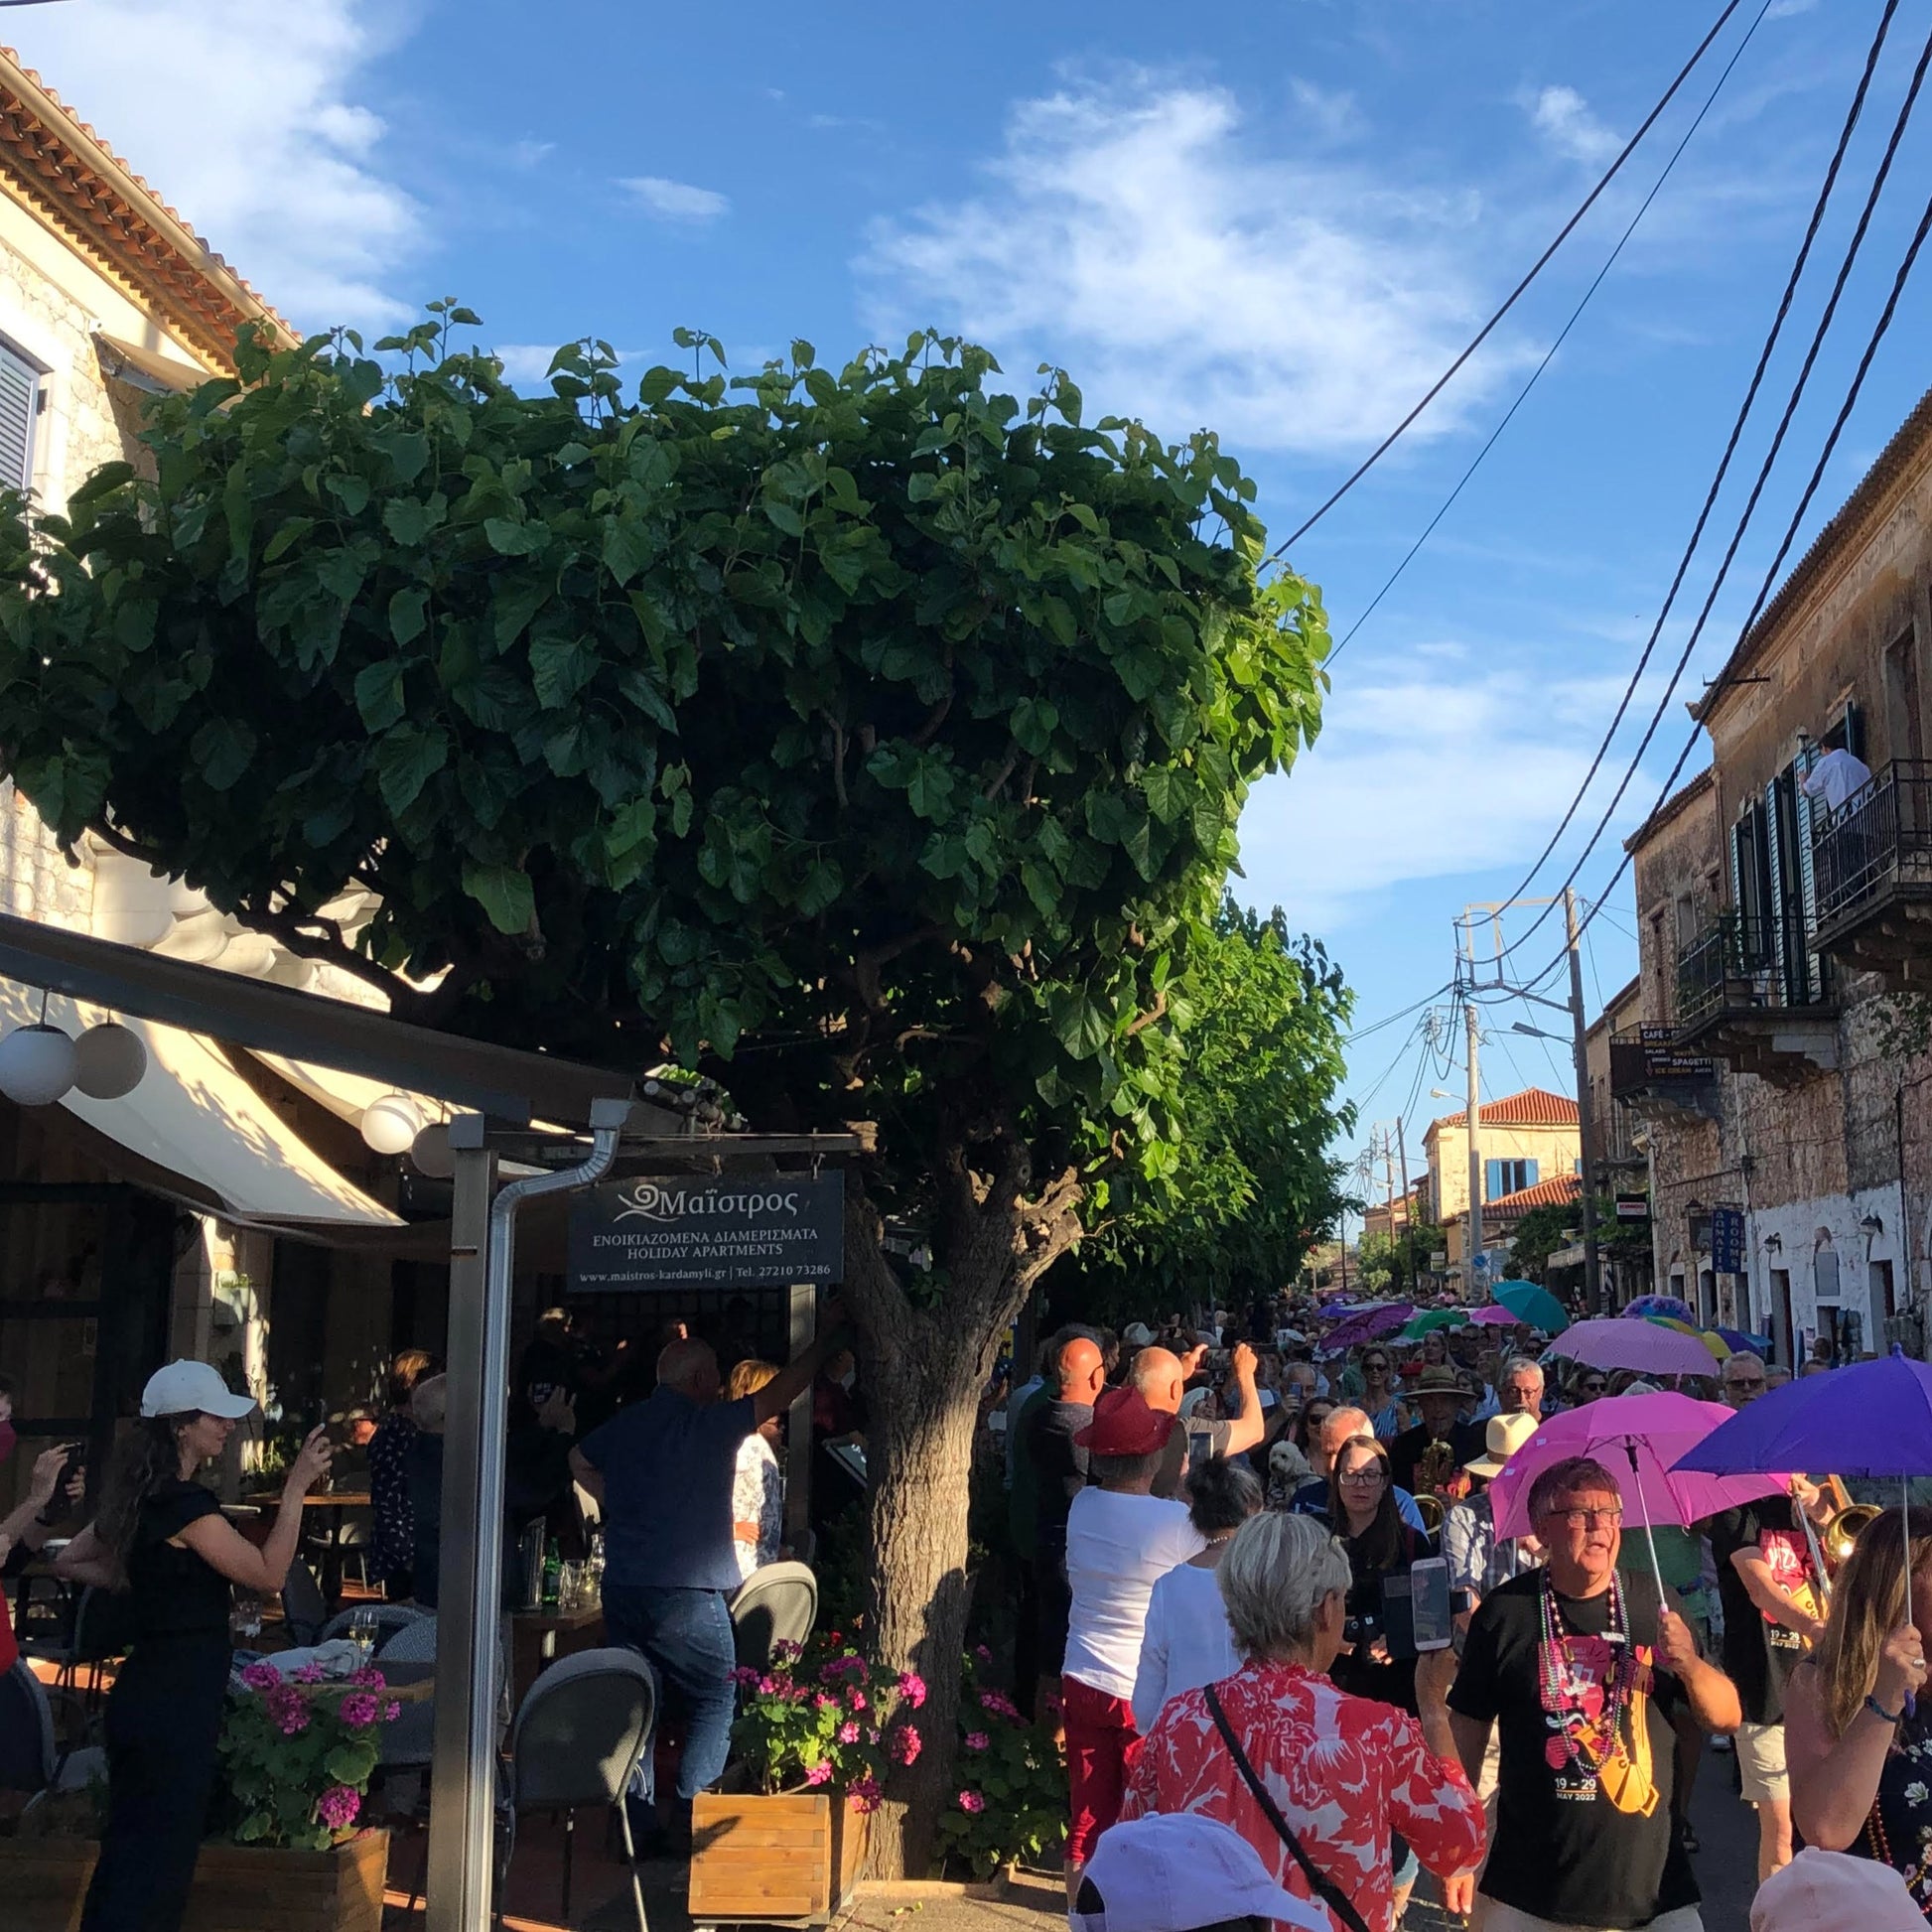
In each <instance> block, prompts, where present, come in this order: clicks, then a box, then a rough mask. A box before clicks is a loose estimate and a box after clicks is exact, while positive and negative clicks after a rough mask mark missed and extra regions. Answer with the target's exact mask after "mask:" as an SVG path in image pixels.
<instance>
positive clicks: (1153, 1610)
mask: <svg viewBox="0 0 1932 1932" xmlns="http://www.w3.org/2000/svg"><path fill="white" fill-rule="evenodd" d="M1260 1507H1261V1483H1260V1481H1259V1479H1258V1478H1257V1477H1256V1475H1255V1473H1254V1471H1253V1470H1252V1469H1250V1468H1249V1467H1248V1465H1247V1463H1246V1462H1245V1461H1230V1460H1229V1459H1228V1457H1226V1456H1225V1455H1211V1456H1209V1457H1208V1458H1207V1460H1206V1461H1205V1462H1202V1463H1199V1464H1197V1465H1196V1466H1195V1467H1194V1468H1193V1469H1191V1470H1190V1471H1189V1472H1188V1475H1187V1520H1188V1521H1189V1522H1190V1523H1192V1524H1193V1526H1194V1528H1195V1529H1197V1530H1198V1531H1199V1532H1200V1534H1201V1538H1202V1540H1203V1541H1204V1542H1205V1544H1206V1545H1207V1547H1206V1548H1205V1549H1204V1550H1202V1551H1201V1552H1200V1553H1199V1554H1198V1555H1197V1556H1192V1557H1189V1558H1188V1559H1187V1561H1186V1562H1185V1563H1181V1564H1176V1565H1175V1566H1174V1567H1173V1569H1172V1570H1170V1571H1169V1572H1168V1574H1167V1575H1166V1576H1165V1577H1163V1578H1162V1579H1161V1581H1160V1582H1159V1583H1157V1584H1156V1585H1155V1586H1154V1593H1153V1595H1151V1596H1150V1597H1149V1598H1148V1600H1147V1628H1146V1631H1145V1633H1144V1634H1143V1635H1142V1638H1141V1664H1140V1669H1139V1670H1138V1671H1137V1672H1136V1673H1135V1675H1134V1722H1135V1724H1136V1725H1139V1727H1140V1729H1141V1732H1142V1734H1143V1735H1145V1734H1146V1733H1147V1732H1148V1731H1150V1730H1152V1729H1153V1728H1154V1721H1155V1720H1156V1719H1157V1718H1158V1717H1160V1715H1161V1707H1162V1706H1163V1705H1164V1704H1166V1703H1167V1701H1168V1700H1169V1699H1170V1698H1171V1697H1174V1696H1177V1695H1178V1694H1179V1693H1180V1692H1182V1691H1191V1690H1193V1689H1194V1687H1195V1686H1196V1685H1199V1684H1212V1683H1213V1682H1214V1680H1215V1679H1216V1678H1217V1677H1228V1676H1231V1675H1232V1674H1233V1672H1234V1671H1235V1669H1236V1668H1237V1667H1238V1666H1239V1664H1240V1662H1241V1660H1240V1658H1239V1657H1237V1656H1236V1655H1235V1650H1234V1633H1233V1631H1231V1630H1230V1629H1229V1628H1228V1618H1227V1611H1226V1610H1225V1609H1224V1608H1223V1607H1222V1604H1221V1592H1220V1590H1219V1589H1218V1588H1217V1587H1215V1574H1214V1573H1215V1572H1216V1570H1217V1569H1218V1568H1219V1567H1220V1562H1221V1557H1222V1555H1223V1553H1224V1552H1225V1551H1226V1549H1227V1547H1228V1543H1229V1541H1230V1540H1231V1539H1232V1538H1233V1536H1234V1533H1235V1531H1236V1530H1238V1529H1239V1528H1240V1527H1241V1525H1242V1524H1243V1523H1245V1522H1246V1521H1247V1520H1248V1518H1249V1517H1250V1516H1252V1515H1253V1514H1254V1513H1255V1511H1256V1510H1258V1509H1259V1508H1260Z"/></svg>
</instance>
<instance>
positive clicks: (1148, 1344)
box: [1120, 1321, 1154, 1348]
mask: <svg viewBox="0 0 1932 1932" xmlns="http://www.w3.org/2000/svg"><path fill="white" fill-rule="evenodd" d="M1120 1338H1121V1340H1122V1341H1123V1342H1125V1343H1126V1345H1127V1346H1128V1347H1129V1348H1152V1347H1153V1346H1154V1330H1153V1329H1152V1328H1150V1327H1149V1326H1148V1325H1147V1323H1146V1322H1145V1321H1130V1322H1129V1323H1128V1324H1127V1326H1126V1327H1124V1328H1123V1329H1122V1330H1121V1331H1120Z"/></svg>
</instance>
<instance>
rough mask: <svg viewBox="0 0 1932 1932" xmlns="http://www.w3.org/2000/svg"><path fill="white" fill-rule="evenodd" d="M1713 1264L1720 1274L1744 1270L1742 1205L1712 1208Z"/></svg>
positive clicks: (1734, 1273)
mask: <svg viewBox="0 0 1932 1932" xmlns="http://www.w3.org/2000/svg"><path fill="white" fill-rule="evenodd" d="M1711 1266H1712V1268H1713V1270H1714V1271H1715V1272H1716V1273H1718V1274H1720V1275H1741V1274H1742V1273H1743V1272H1744V1210H1743V1209H1742V1208H1741V1207H1714V1208H1713V1209H1712V1210H1711Z"/></svg>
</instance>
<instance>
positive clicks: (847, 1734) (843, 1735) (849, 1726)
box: [839, 1718, 859, 1744]
mask: <svg viewBox="0 0 1932 1932" xmlns="http://www.w3.org/2000/svg"><path fill="white" fill-rule="evenodd" d="M858 1741H859V1726H858V1725H857V1724H855V1723H854V1722H853V1720H852V1719H850V1718H848V1719H846V1721H845V1723H844V1724H842V1725H840V1726H839V1742H840V1743H841V1744H856V1743H857V1742H858Z"/></svg>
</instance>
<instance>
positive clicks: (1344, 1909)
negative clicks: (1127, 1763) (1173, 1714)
mask: <svg viewBox="0 0 1932 1932" xmlns="http://www.w3.org/2000/svg"><path fill="white" fill-rule="evenodd" d="M1205 1696H1206V1698H1207V1711H1208V1715H1209V1716H1210V1717H1211V1718H1212V1719H1213V1720H1214V1728H1215V1729H1216V1730H1218V1731H1219V1732H1220V1733H1221V1742H1222V1743H1224V1744H1225V1745H1226V1746H1227V1747H1228V1755H1229V1756H1230V1757H1231V1758H1233V1759H1234V1768H1235V1769H1236V1770H1237V1771H1239V1772H1240V1773H1241V1776H1242V1779H1243V1781H1244V1782H1245V1783H1246V1784H1247V1787H1248V1789H1249V1790H1250V1791H1251V1792H1253V1793H1254V1800H1255V1803H1256V1804H1258V1805H1259V1806H1260V1807H1261V1811H1262V1816H1263V1817H1265V1818H1266V1819H1267V1820H1268V1822H1269V1824H1271V1825H1272V1826H1274V1828H1275V1831H1276V1833H1277V1835H1278V1836H1279V1837H1280V1839H1281V1841H1282V1843H1283V1844H1284V1845H1286V1846H1287V1847H1288V1849H1289V1851H1290V1852H1291V1853H1292V1854H1293V1855H1294V1858H1295V1863H1297V1864H1299V1865H1300V1866H1301V1867H1302V1874H1303V1876H1304V1877H1306V1878H1307V1879H1308V1881H1309V1885H1310V1888H1311V1890H1312V1891H1313V1893H1314V1895H1315V1897H1317V1898H1318V1899H1320V1901H1321V1902H1322V1904H1324V1905H1325V1906H1327V1908H1328V1909H1329V1911H1331V1912H1333V1913H1334V1915H1335V1917H1336V1918H1338V1919H1339V1920H1340V1921H1341V1922H1342V1924H1343V1925H1345V1926H1346V1927H1347V1928H1348V1932H1368V1925H1367V1923H1366V1922H1365V1921H1364V1919H1363V1917H1362V1915H1361V1913H1360V1912H1358V1911H1356V1909H1355V1907H1354V1905H1353V1904H1352V1903H1351V1902H1350V1901H1349V1897H1348V1894H1347V1893H1346V1892H1344V1891H1343V1890H1342V1888H1341V1887H1340V1886H1339V1885H1338V1884H1336V1883H1335V1881H1334V1880H1333V1879H1332V1878H1330V1877H1328V1876H1327V1875H1326V1873H1324V1872H1323V1871H1321V1870H1320V1869H1318V1868H1317V1866H1316V1865H1315V1863H1314V1862H1313V1860H1311V1858H1310V1857H1309V1855H1308V1854H1307V1853H1306V1852H1305V1851H1303V1850H1302V1841H1301V1840H1300V1839H1298V1838H1297V1837H1296V1836H1295V1834H1294V1833H1293V1832H1292V1831H1291V1830H1290V1829H1289V1824H1288V1820H1287V1819H1286V1818H1284V1817H1283V1816H1282V1808H1281V1806H1280V1805H1278V1804H1276V1802H1275V1801H1274V1799H1273V1798H1271V1797H1270V1796H1269V1795H1268V1788H1267V1786H1266V1785H1264V1784H1263V1783H1262V1781H1261V1779H1260V1778H1259V1777H1257V1776H1256V1775H1255V1767H1254V1766H1253V1765H1252V1764H1250V1763H1249V1762H1248V1754H1247V1752H1246V1751H1244V1750H1243V1749H1242V1748H1241V1746H1240V1744H1239V1742H1238V1741H1237V1740H1236V1738H1235V1735H1234V1726H1233V1725H1230V1724H1229V1723H1228V1714H1227V1713H1226V1712H1225V1711H1223V1710H1222V1709H1221V1700H1220V1699H1219V1698H1217V1697H1216V1696H1215V1695H1214V1687H1213V1685H1212V1684H1209V1685H1208V1686H1207V1687H1206V1690H1205Z"/></svg>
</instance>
